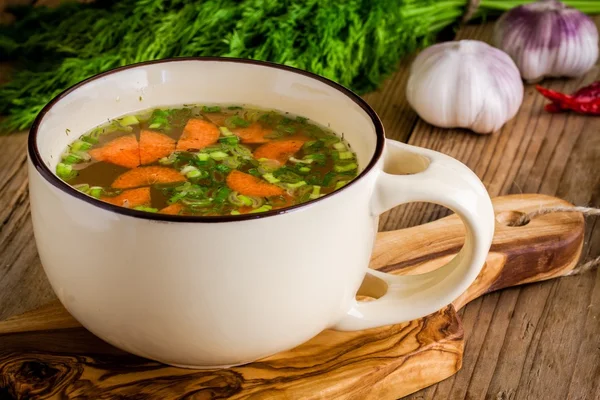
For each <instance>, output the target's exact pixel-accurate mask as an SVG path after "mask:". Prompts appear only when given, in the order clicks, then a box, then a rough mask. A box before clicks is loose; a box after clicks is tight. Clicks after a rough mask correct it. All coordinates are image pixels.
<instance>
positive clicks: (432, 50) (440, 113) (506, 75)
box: [406, 40, 523, 133]
mask: <svg viewBox="0 0 600 400" xmlns="http://www.w3.org/2000/svg"><path fill="white" fill-rule="evenodd" d="M406 98H407V100H408V102H409V103H410V105H411V106H412V107H413V108H414V109H415V111H416V112H417V114H419V116H420V117H421V118H423V119H424V120H425V121H427V122H429V123H430V124H432V125H435V126H439V127H442V128H468V129H471V130H473V131H475V132H477V133H491V132H493V131H496V130H498V129H500V127H502V125H504V123H505V122H506V121H508V120H509V119H511V118H512V117H514V116H515V114H516V113H517V111H518V110H519V107H520V106H521V103H522V101H523V81H522V80H521V77H520V75H519V70H518V69H517V66H516V65H515V63H514V62H513V61H512V60H511V59H510V57H509V56H508V55H507V54H506V53H504V52H502V51H500V50H498V49H496V48H494V47H492V46H490V45H488V44H486V43H484V42H480V41H477V40H461V41H458V42H446V43H440V44H436V45H433V46H430V47H428V48H427V49H425V50H424V51H422V52H421V53H420V54H419V55H418V56H417V58H416V59H415V61H414V62H413V64H412V66H411V70H410V77H409V78H408V85H407V88H406Z"/></svg>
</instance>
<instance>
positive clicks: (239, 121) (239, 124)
mask: <svg viewBox="0 0 600 400" xmlns="http://www.w3.org/2000/svg"><path fill="white" fill-rule="evenodd" d="M225 124H226V125H227V126H228V127H231V128H247V127H249V126H250V122H248V121H246V120H245V119H243V118H241V117H240V116H239V115H234V116H231V117H229V118H227V120H225Z"/></svg>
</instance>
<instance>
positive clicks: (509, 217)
mask: <svg viewBox="0 0 600 400" xmlns="http://www.w3.org/2000/svg"><path fill="white" fill-rule="evenodd" d="M496 221H498V223H500V224H502V225H506V226H514V227H519V226H525V225H527V224H528V223H529V218H527V214H525V213H523V212H521V211H503V212H501V213H498V214H496Z"/></svg>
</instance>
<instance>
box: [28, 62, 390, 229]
mask: <svg viewBox="0 0 600 400" xmlns="http://www.w3.org/2000/svg"><path fill="white" fill-rule="evenodd" d="M179 61H198V62H202V61H208V62H230V63H239V64H252V65H259V66H262V67H267V68H274V69H280V70H284V71H288V72H292V73H296V74H300V75H304V76H307V77H309V78H312V79H316V80H318V81H320V82H323V83H325V84H327V85H329V86H331V87H332V88H334V89H336V90H337V91H339V92H341V93H343V94H345V95H346V96H348V97H349V98H350V99H351V100H352V101H354V102H355V103H356V104H357V105H358V106H360V108H362V109H363V110H364V111H365V112H366V113H367V115H368V116H369V117H370V118H371V121H372V122H373V125H374V126H375V133H376V136H377V144H376V147H375V153H374V154H373V158H371V161H370V162H369V164H368V165H367V166H366V168H365V169H363V171H362V172H361V173H360V174H359V175H358V176H357V177H356V178H355V179H353V180H352V181H351V182H350V183H349V184H347V185H346V186H344V187H342V188H341V189H338V190H336V191H334V192H332V193H329V194H327V195H325V196H323V197H320V198H318V199H315V200H310V201H307V202H306V203H302V204H298V205H295V206H291V207H287V208H284V209H281V210H274V211H267V212H263V213H257V214H244V215H222V216H214V217H202V216H188V215H166V214H158V213H149V212H144V211H137V210H132V209H129V208H125V207H119V206H115V205H113V204H110V203H105V202H103V201H100V200H98V199H95V198H93V197H91V196H88V195H86V194H84V193H82V192H80V191H79V190H77V189H75V188H73V187H72V186H70V185H68V184H67V183H66V182H64V181H62V180H61V179H60V178H59V177H58V176H56V175H55V174H54V173H53V172H52V171H51V170H50V169H49V168H48V167H47V166H46V164H45V163H44V162H43V161H42V157H41V155H40V153H39V151H38V147H37V135H38V129H39V127H40V124H41V122H42V120H43V119H44V116H45V115H46V113H48V111H50V109H51V108H52V107H53V106H54V105H55V104H56V103H58V102H59V101H60V100H62V99H63V98H64V97H66V96H67V95H69V94H70V93H72V92H73V91H75V90H77V89H79V88H80V87H82V86H84V85H86V84H87V83H89V82H92V81H94V80H96V79H100V78H103V77H105V76H108V75H110V74H115V73H118V72H121V71H126V70H128V69H133V68H137V67H142V66H145V65H152V64H164V63H168V62H179ZM384 141H385V135H384V129H383V124H382V123H381V120H380V119H379V117H378V116H377V114H376V113H375V111H374V110H373V109H372V108H371V107H370V106H369V105H368V104H367V102H366V101H364V100H363V99H362V98H361V97H360V96H358V95H357V94H356V93H354V92H353V91H351V90H349V89H347V88H345V87H344V86H342V85H340V84H338V83H336V82H333V81H332V80H329V79H327V78H324V77H322V76H319V75H316V74H313V73H311V72H307V71H304V70H301V69H298V68H293V67H288V66H285V65H280V64H275V63H272V62H267V61H257V60H248V59H241V58H227V57H180V58H167V59H162V60H154V61H146V62H141V63H137V64H131V65H126V66H123V67H119V68H115V69H112V70H109V71H106V72H103V73H100V74H97V75H94V76H92V77H90V78H88V79H86V80H84V81H81V82H79V83H78V84H76V85H74V86H71V87H70V88H68V89H66V90H65V91H64V92H62V93H60V94H59V95H57V96H56V97H55V98H53V99H52V100H51V101H50V103H48V104H47V105H46V106H45V107H44V108H43V109H42V111H40V113H39V114H38V116H37V117H36V119H35V121H34V122H33V125H32V127H31V130H30V131H29V137H28V141H27V149H28V152H29V157H30V160H31V162H32V163H33V165H34V167H35V169H36V170H37V171H38V172H39V173H40V175H42V176H43V177H44V178H45V179H46V180H47V181H48V182H50V183H51V184H52V185H53V186H55V187H57V188H58V189H60V190H62V191H63V192H65V193H67V194H69V195H71V196H73V197H76V198H78V199H80V200H83V201H85V202H88V203H90V204H92V205H94V206H96V207H100V208H103V209H105V210H107V211H111V212H115V213H117V214H122V215H127V216H129V217H135V218H142V219H148V220H154V221H165V222H235V221H247V220H252V219H259V218H266V217H272V216H275V215H280V214H286V213H289V212H292V211H295V210H299V209H301V208H304V207H308V206H311V205H312V204H314V203H316V202H318V201H321V200H324V199H327V198H329V197H331V196H334V195H336V194H337V193H339V192H341V191H343V190H345V189H346V188H348V187H350V186H351V185H353V184H355V183H356V182H357V181H358V180H360V179H362V178H363V177H364V176H365V175H366V174H367V173H368V172H369V171H370V170H371V169H372V168H373V166H374V165H375V164H376V163H377V161H378V160H379V159H380V158H381V154H382V153H383V145H384Z"/></svg>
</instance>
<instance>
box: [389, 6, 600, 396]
mask: <svg viewBox="0 0 600 400" xmlns="http://www.w3.org/2000/svg"><path fill="white" fill-rule="evenodd" d="M595 21H596V23H597V24H598V25H599V26H600V17H596V18H595ZM492 27H493V25H492V24H491V23H489V24H484V25H478V26H467V27H464V28H463V29H461V31H459V33H458V36H457V38H460V39H466V38H469V39H478V40H484V41H488V42H489V41H490V38H491V32H492ZM599 78H600V67H596V68H595V69H593V70H592V71H590V72H589V73H588V74H587V75H586V76H584V77H583V78H581V79H571V80H549V81H545V82H544V85H547V86H549V87H551V88H554V89H557V90H564V91H567V92H569V91H574V90H575V89H577V88H578V87H580V86H582V85H584V84H587V83H589V82H591V81H594V80H597V79H599ZM543 104H545V100H544V99H543V98H542V97H541V96H539V95H538V94H537V93H536V91H535V89H534V88H533V87H532V86H527V87H526V93H525V98H524V102H523V105H522V107H521V109H520V111H519V113H518V115H517V117H516V118H515V119H513V120H512V121H510V122H509V123H508V124H507V125H506V126H504V127H503V128H502V129H501V130H500V131H499V132H496V133H494V134H492V135H490V136H476V135H472V134H469V133H465V132H464V131H462V130H441V129H437V128H434V127H431V126H430V125H428V124H426V123H424V122H423V121H419V122H418V123H417V125H416V127H415V129H414V130H413V132H412V134H411V137H410V140H409V143H411V144H414V145H417V146H423V147H428V148H432V149H435V150H438V151H442V152H444V153H446V154H449V155H451V156H453V157H456V158H457V159H459V160H461V161H463V162H465V163H466V164H467V165H468V166H469V167H471V168H472V169H473V170H474V171H475V172H476V173H477V174H478V175H479V176H480V177H481V178H482V180H483V181H484V183H485V185H486V187H487V188H488V190H489V192H490V194H491V195H492V196H496V195H500V194H507V193H521V192H525V193H527V192H537V193H545V194H555V195H557V196H559V197H562V198H565V199H566V200H569V201H571V202H573V203H575V204H578V205H591V206H595V207H598V206H600V180H599V174H598V167H599V166H600V136H599V135H598V132H600V121H599V120H598V119H597V118H590V117H585V116H579V115H573V114H560V115H551V114H547V113H545V112H544V111H543V110H542V109H543ZM446 213H447V210H445V209H443V208H441V207H438V206H431V205H427V206H426V205H422V204H415V205H411V206H404V207H403V208H398V209H396V210H393V211H392V212H390V213H389V214H388V215H387V216H386V220H385V221H382V222H383V224H382V226H383V228H384V229H397V228H398V227H400V226H412V225H414V224H417V223H422V222H424V221H428V220H430V219H431V218H436V217H439V216H443V215H445V214H446ZM597 226H598V223H597V222H596V221H593V220H590V221H588V228H587V238H588V239H587V240H586V243H587V245H586V248H585V251H584V254H586V255H587V257H588V258H591V257H595V256H598V254H599V253H600V235H599V234H598V232H597V228H596V227H597ZM595 228H596V229H595ZM594 229H595V230H594ZM599 299H600V274H599V273H598V272H591V273H587V274H584V275H581V276H575V277H570V278H565V279H562V280H559V281H556V282H547V283H541V284H535V285H530V286H527V287H523V288H514V289H509V290H505V291H502V292H500V293H495V294H491V295H488V296H485V297H483V298H481V299H479V300H477V301H474V302H472V303H470V304H469V305H468V306H467V307H465V309H464V312H463V315H462V319H463V326H464V329H465V340H466V347H465V355H464V362H463V368H462V370H461V371H459V373H458V374H456V375H455V376H453V377H451V378H449V379H447V380H446V381H444V382H441V383H439V384H438V385H435V386H432V387H430V388H427V389H425V390H422V391H420V392H418V393H415V394H413V395H412V396H409V397H407V398H408V399H420V400H421V399H437V398H448V399H467V398H468V399H488V398H489V399H515V398H518V399H529V398H532V399H533V398H538V399H546V398H548V399H550V398H553V399H559V398H560V399H562V398H565V399H567V398H569V399H592V398H598V396H600V394H599V393H600V351H599V349H600V322H599V321H600V315H599V314H600V310H599V309H600V303H599V301H600V300H599Z"/></svg>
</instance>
